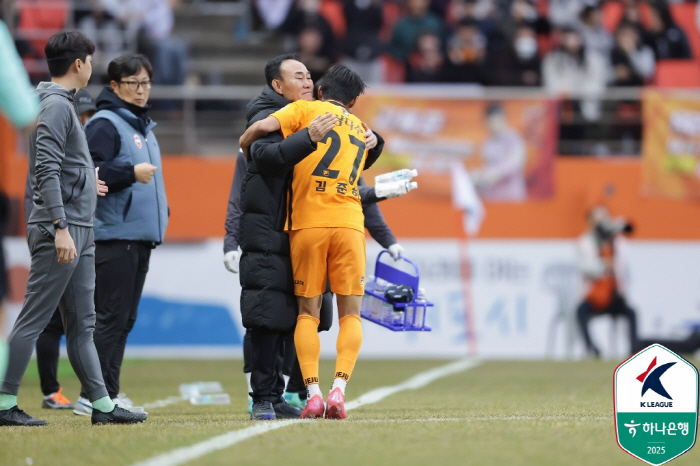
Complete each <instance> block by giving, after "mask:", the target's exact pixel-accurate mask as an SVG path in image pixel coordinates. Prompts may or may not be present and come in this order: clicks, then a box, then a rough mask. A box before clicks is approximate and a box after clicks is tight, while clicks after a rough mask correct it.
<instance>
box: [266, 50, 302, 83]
mask: <svg viewBox="0 0 700 466" xmlns="http://www.w3.org/2000/svg"><path fill="white" fill-rule="evenodd" d="M286 60H297V61H299V55H297V54H296V53H285V54H283V55H277V56H276V57H275V58H273V59H272V60H270V61H269V62H267V64H266V65H265V81H267V85H268V86H270V87H272V81H273V80H275V79H280V78H282V73H281V72H280V66H282V62H283V61H286Z"/></svg>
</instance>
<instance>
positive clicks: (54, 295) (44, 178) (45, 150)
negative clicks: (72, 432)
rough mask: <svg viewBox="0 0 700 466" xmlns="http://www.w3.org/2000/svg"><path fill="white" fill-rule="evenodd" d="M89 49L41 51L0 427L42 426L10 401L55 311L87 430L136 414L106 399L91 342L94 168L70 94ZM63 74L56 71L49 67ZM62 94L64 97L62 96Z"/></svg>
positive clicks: (85, 42) (83, 41) (86, 73)
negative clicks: (83, 402) (19, 301)
mask: <svg viewBox="0 0 700 466" xmlns="http://www.w3.org/2000/svg"><path fill="white" fill-rule="evenodd" d="M94 50H95V49H94V44H93V43H92V42H91V41H90V40H89V39H88V38H87V37H85V36H84V35H82V34H80V33H78V32H62V33H58V34H56V35H54V36H53V37H52V38H51V39H50V40H49V42H48V44H47V46H46V56H47V61H48V63H49V71H50V72H51V76H52V81H51V82H42V83H40V84H39V86H38V87H37V93H38V95H39V100H40V110H39V117H38V120H37V126H36V129H35V130H34V131H33V132H32V135H31V136H30V139H29V173H30V184H31V187H32V190H33V191H34V197H33V204H34V205H33V208H32V213H31V215H30V217H29V222H28V224H27V242H28V245H29V250H30V253H31V267H30V272H29V279H28V280H27V293H26V295H25V300H24V304H23V305H22V311H21V312H20V314H19V316H18V318H17V321H16V322H15V325H14V327H13V328H12V332H11V333H10V337H9V347H10V358H9V364H8V369H7V374H6V375H5V379H4V381H3V383H2V386H0V425H25V426H26V425H29V426H36V425H45V424H46V422H45V421H41V420H39V419H35V418H33V417H31V416H29V415H28V414H26V413H25V412H24V411H22V410H20V409H19V408H18V407H17V393H18V391H19V386H20V383H21V381H22V377H23V376H24V372H25V371H26V369H27V365H28V364H29V359H30V358H31V355H32V351H33V350H34V344H35V342H36V340H37V338H38V337H39V334H40V333H41V332H42V331H43V330H44V327H46V325H47V324H48V322H49V320H50V319H51V316H52V315H53V313H54V311H55V309H56V307H57V306H58V307H59V309H60V311H61V316H62V318H63V324H64V327H65V332H66V342H67V347H68V357H69V359H70V362H71V365H72V366H73V370H74V371H75V373H76V375H77V376H78V378H79V379H80V382H81V384H82V386H83V388H84V390H85V391H86V393H87V394H88V396H89V397H90V400H91V401H93V404H94V405H95V406H96V407H97V409H95V410H94V411H93V415H92V422H93V424H98V423H99V424H104V423H108V422H117V423H134V422H140V421H143V420H145V418H146V416H145V414H144V413H131V412H129V411H126V410H123V409H121V408H119V407H115V405H114V403H113V402H112V400H111V399H110V398H109V397H108V395H107V390H106V388H105V384H104V381H103V379H102V372H101V370H100V362H99V359H98V357H97V351H96V350H95V345H94V343H93V339H92V333H93V330H94V327H95V303H94V291H95V240H94V234H93V231H92V226H93V221H94V217H95V207H96V204H97V192H98V191H103V192H104V190H99V189H98V184H97V176H96V171H95V166H94V164H93V162H92V158H91V156H90V151H89V150H88V145H87V140H86V138H85V133H84V131H83V128H82V126H81V124H80V120H79V118H78V113H77V110H76V107H75V101H74V95H75V89H73V88H74V87H84V86H85V85H87V82H88V80H89V79H90V74H91V72H92V65H91V61H92V53H94ZM61 64H63V65H65V66H57V65H61ZM69 89H70V90H69Z"/></svg>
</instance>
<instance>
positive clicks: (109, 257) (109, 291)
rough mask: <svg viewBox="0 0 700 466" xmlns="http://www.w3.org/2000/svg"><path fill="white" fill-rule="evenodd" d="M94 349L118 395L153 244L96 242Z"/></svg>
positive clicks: (110, 387)
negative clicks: (127, 347)
mask: <svg viewBox="0 0 700 466" xmlns="http://www.w3.org/2000/svg"><path fill="white" fill-rule="evenodd" d="M95 247H96V249H95V275H96V278H95V312H96V314H97V322H96V323H95V333H94V340H95V348H97V354H98V356H99V358H100V365H101V366H102V376H103V377H104V381H105V387H107V393H109V397H110V398H116V397H117V394H119V377H120V374H121V368H122V362H123V360H124V350H125V349H126V340H127V337H128V336H129V332H131V329H133V328H134V323H136V316H137V313H138V307H139V301H140V300H141V293H142V291H143V285H144V283H145V282H146V274H147V273H148V264H149V261H150V259H151V251H152V249H153V247H152V244H151V243H144V242H139V241H123V240H114V241H96V242H95Z"/></svg>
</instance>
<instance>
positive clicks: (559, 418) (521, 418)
mask: <svg viewBox="0 0 700 466" xmlns="http://www.w3.org/2000/svg"><path fill="white" fill-rule="evenodd" d="M611 419H612V416H608V417H585V416H541V417H540V416H476V417H428V418H415V419H348V420H347V422H350V423H358V424H363V423H369V424H375V423H376V424H380V423H381V424H383V423H392V422H396V423H401V422H474V421H610V420H611Z"/></svg>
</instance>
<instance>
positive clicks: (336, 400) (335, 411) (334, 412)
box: [326, 388, 348, 419]
mask: <svg viewBox="0 0 700 466" xmlns="http://www.w3.org/2000/svg"><path fill="white" fill-rule="evenodd" d="M326 405H327V407H326V419H345V418H346V417H348V415H347V413H346V412H345V395H343V392H342V391H341V390H340V388H336V389H335V390H333V391H332V392H331V393H330V394H329V395H328V402H327V403H326Z"/></svg>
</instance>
